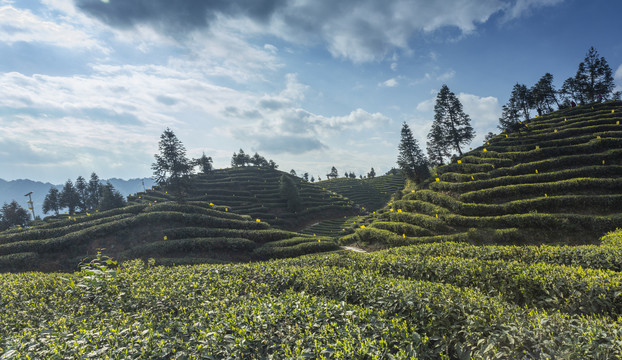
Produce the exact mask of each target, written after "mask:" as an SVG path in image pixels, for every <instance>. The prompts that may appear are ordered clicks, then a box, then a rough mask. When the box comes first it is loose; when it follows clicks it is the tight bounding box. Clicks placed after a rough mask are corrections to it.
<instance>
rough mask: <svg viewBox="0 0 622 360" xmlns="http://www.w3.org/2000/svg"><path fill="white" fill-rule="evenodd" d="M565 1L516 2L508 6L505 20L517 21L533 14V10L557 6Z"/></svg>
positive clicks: (527, 0)
mask: <svg viewBox="0 0 622 360" xmlns="http://www.w3.org/2000/svg"><path fill="white" fill-rule="evenodd" d="M561 2H564V0H516V2H515V3H514V4H513V5H512V4H508V6H507V8H506V10H505V16H504V17H505V19H506V20H508V19H515V18H518V17H521V16H523V15H525V14H529V13H531V12H532V11H533V10H535V9H537V8H540V7H543V6H553V5H557V4H559V3H561Z"/></svg>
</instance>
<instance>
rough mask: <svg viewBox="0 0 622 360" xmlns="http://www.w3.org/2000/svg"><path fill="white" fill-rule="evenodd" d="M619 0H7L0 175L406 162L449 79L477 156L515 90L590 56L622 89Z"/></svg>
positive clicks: (2, 0) (2, 33) (0, 49)
mask: <svg viewBox="0 0 622 360" xmlns="http://www.w3.org/2000/svg"><path fill="white" fill-rule="evenodd" d="M621 13H622V2H620V1H618V0H595V1H580V0H436V1H428V0H340V1H330V0H216V1H204V0H178V1H171V0H0V54H1V56H0V178H3V179H5V180H13V179H19V178H29V179H33V180H41V181H50V182H54V183H61V182H64V181H65V180H66V179H68V178H71V179H75V178H76V177H77V176H78V175H84V176H88V174H90V172H92V171H95V172H97V173H98V175H100V177H102V178H110V177H119V178H126V179H127V178H135V177H145V176H150V175H151V173H152V171H151V169H150V165H151V163H152V162H153V155H154V154H155V153H156V152H157V143H158V140H159V136H160V134H161V133H162V132H163V131H164V129H165V128H167V127H170V128H171V129H172V130H173V131H174V132H175V134H177V136H178V138H179V139H180V140H181V141H182V142H183V143H184V145H185V146H186V148H187V150H188V155H189V156H191V157H198V156H200V155H201V153H203V152H205V154H207V155H209V156H211V157H212V158H214V165H215V166H216V167H227V166H229V163H230V159H231V155H232V154H233V152H234V151H237V150H238V149H240V148H242V149H244V150H245V151H246V152H247V153H251V154H252V153H254V152H259V153H260V154H261V155H264V156H265V157H266V158H269V159H273V160H275V161H276V162H277V164H279V165H280V169H282V170H286V171H289V170H290V169H292V168H293V169H295V170H296V171H297V172H298V173H302V172H309V173H310V174H311V175H315V177H316V178H317V176H318V175H321V176H322V178H323V177H324V176H325V175H324V174H326V173H327V172H328V171H329V170H330V168H331V166H336V167H337V168H338V169H339V171H340V173H343V172H344V171H348V172H351V171H354V172H355V173H356V174H361V173H366V172H367V171H369V169H370V168H371V167H374V168H375V170H376V172H377V173H384V172H386V171H388V170H389V169H390V168H391V167H393V166H395V159H396V156H397V144H398V142H399V133H400V128H401V124H402V122H404V121H406V122H407V123H408V124H409V125H410V126H411V129H413V131H414V132H415V134H416V136H417V138H418V139H419V141H420V145H421V146H422V147H425V137H426V134H427V132H428V130H429V126H430V123H431V120H432V118H433V105H434V99H435V96H436V92H437V91H438V89H439V88H440V87H441V85H442V84H447V85H448V86H449V88H450V89H451V90H452V91H453V92H454V93H456V94H457V95H459V98H460V100H461V101H462V104H463V106H464V109H465V112H466V113H468V114H469V115H470V116H471V119H472V124H473V126H474V127H475V129H476V132H477V134H478V137H477V138H476V139H475V140H474V142H473V144H472V146H473V147H475V146H479V145H480V144H481V142H482V139H483V136H484V135H485V134H486V133H487V132H488V131H495V128H496V125H497V122H498V117H499V115H500V112H501V110H500V109H501V106H502V105H503V104H504V103H505V102H506V101H507V99H508V97H509V94H510V91H511V89H512V86H513V85H514V84H515V83H516V82H520V83H524V84H526V85H528V86H531V85H533V84H534V83H535V82H536V81H537V80H538V79H539V78H540V77H541V76H542V75H544V74H545V73H546V72H550V73H552V74H553V76H554V78H555V85H556V86H557V87H560V86H561V84H562V82H563V80H564V79H565V78H567V77H569V76H573V75H574V73H575V72H576V69H577V65H578V64H579V62H580V61H582V60H583V58H584V56H585V53H586V52H587V50H588V49H589V47H590V46H594V47H595V48H596V49H597V50H598V52H599V53H600V55H601V56H604V57H605V58H606V59H607V61H608V62H609V65H610V66H611V68H612V69H613V71H614V72H615V74H616V82H617V84H618V86H619V87H620V85H622V38H620V30H621V28H620V25H619V14H621Z"/></svg>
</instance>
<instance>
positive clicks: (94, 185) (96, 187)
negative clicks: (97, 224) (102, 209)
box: [86, 172, 101, 210]
mask: <svg viewBox="0 0 622 360" xmlns="http://www.w3.org/2000/svg"><path fill="white" fill-rule="evenodd" d="M100 188H101V184H100V183H99V177H98V176H97V174H95V173H94V172H93V173H91V179H90V180H89V184H88V185H87V187H86V193H87V196H86V207H87V209H91V210H94V209H97V208H98V207H99V198H100V197H101V192H100Z"/></svg>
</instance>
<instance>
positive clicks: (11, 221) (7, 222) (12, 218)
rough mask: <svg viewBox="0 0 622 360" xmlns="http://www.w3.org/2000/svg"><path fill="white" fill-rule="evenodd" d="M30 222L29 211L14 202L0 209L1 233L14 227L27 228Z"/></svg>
mask: <svg viewBox="0 0 622 360" xmlns="http://www.w3.org/2000/svg"><path fill="white" fill-rule="evenodd" d="M29 222H30V215H29V214H28V211H26V209H24V208H23V207H21V206H20V205H19V204H18V203H17V201H15V200H13V201H11V202H10V203H9V204H7V203H4V205H3V206H2V209H0V231H1V230H6V229H9V228H12V227H14V226H26V225H28V223H29Z"/></svg>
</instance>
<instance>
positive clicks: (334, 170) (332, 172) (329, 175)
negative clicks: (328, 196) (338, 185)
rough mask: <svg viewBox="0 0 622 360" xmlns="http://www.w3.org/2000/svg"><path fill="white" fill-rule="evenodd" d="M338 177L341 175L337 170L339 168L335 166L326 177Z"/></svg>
mask: <svg viewBox="0 0 622 360" xmlns="http://www.w3.org/2000/svg"><path fill="white" fill-rule="evenodd" d="M337 177H339V173H338V172H337V168H336V167H334V166H333V167H332V168H331V169H330V172H329V173H328V174H326V178H327V179H330V178H333V179H336V178H337Z"/></svg>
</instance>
